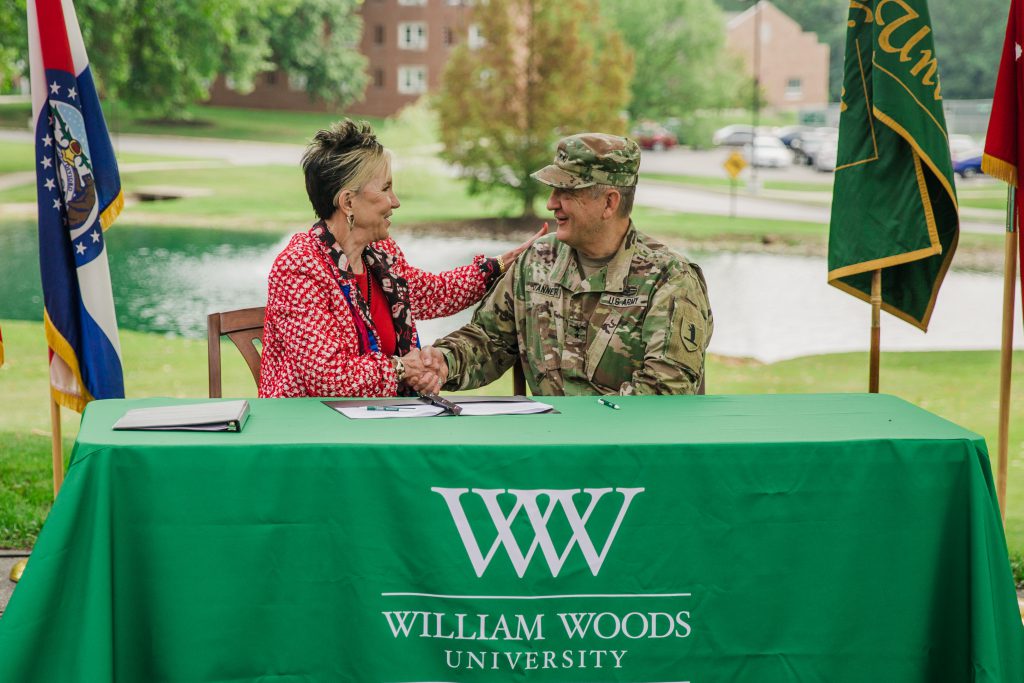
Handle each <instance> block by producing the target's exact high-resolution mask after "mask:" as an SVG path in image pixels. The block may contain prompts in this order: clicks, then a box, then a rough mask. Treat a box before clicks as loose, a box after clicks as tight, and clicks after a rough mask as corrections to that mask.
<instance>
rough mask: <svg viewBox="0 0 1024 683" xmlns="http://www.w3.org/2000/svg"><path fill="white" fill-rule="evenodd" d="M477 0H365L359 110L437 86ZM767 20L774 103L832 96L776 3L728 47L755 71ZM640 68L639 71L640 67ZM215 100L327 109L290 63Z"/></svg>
mask: <svg viewBox="0 0 1024 683" xmlns="http://www.w3.org/2000/svg"><path fill="white" fill-rule="evenodd" d="M473 3H474V0H363V3H362V6H361V8H360V10H359V12H360V14H361V16H362V19H363V35H362V39H361V41H360V44H359V50H360V52H362V54H364V55H365V56H366V57H367V59H368V61H369V64H368V67H367V73H368V75H369V77H370V80H369V84H368V85H367V88H366V91H365V93H364V96H363V99H362V101H360V102H356V103H354V104H351V105H349V106H348V107H346V113H349V114H352V115H357V116H381V117H383V116H391V115H392V114H394V113H396V112H397V111H399V110H400V109H401V108H402V107H404V106H406V105H408V104H411V103H413V102H415V101H416V100H417V99H419V97H420V95H422V94H423V93H425V92H427V91H428V90H432V89H434V88H436V87H437V86H438V85H439V84H440V82H441V74H442V72H443V70H444V65H445V63H446V62H447V61H448V56H449V54H450V53H451V50H452V48H453V47H454V46H455V45H456V44H457V42H458V41H460V40H468V41H469V43H470V45H473V44H475V43H479V42H480V41H481V40H482V38H481V37H480V34H479V33H478V31H477V28H476V26H475V25H474V24H473V23H472V17H471V11H472V5H473ZM757 12H760V15H761V16H760V21H761V68H760V72H761V85H762V88H763V90H764V92H765V95H766V100H767V101H766V103H765V104H766V106H769V107H778V108H782V109H796V108H800V107H806V106H824V105H826V104H828V65H829V51H828V46H827V45H824V44H822V43H819V42H818V38H817V35H816V34H814V33H808V32H805V31H804V30H803V29H802V28H801V27H800V25H799V24H797V23H796V22H795V21H793V20H792V19H790V18H789V17H788V16H787V15H785V14H783V13H782V11H781V10H779V9H778V8H777V7H775V5H773V4H771V3H770V2H768V1H767V0H761V2H758V3H757V5H755V6H753V7H751V8H750V9H748V10H747V11H745V12H742V13H740V14H736V15H734V16H732V17H731V18H730V19H729V20H728V22H727V24H726V44H727V46H728V49H730V50H731V51H733V52H734V53H736V54H739V55H741V56H742V57H743V59H744V60H745V62H746V64H747V66H748V69H749V73H750V74H751V75H752V74H753V63H754V48H755V41H754V25H755V23H756V20H757V16H756V13H757ZM638 76H639V75H638ZM209 103H210V104H216V105H222V106H229V107H251V108H255V109H292V110H300V111H325V110H326V109H327V107H326V106H325V105H324V104H323V103H319V102H313V101H312V100H311V99H310V98H309V96H308V95H307V94H306V92H305V84H304V83H301V82H296V81H294V80H293V79H289V78H288V76H287V75H286V74H285V73H284V72H282V71H274V72H268V73H265V74H261V75H259V76H258V77H257V79H256V87H255V89H254V90H253V91H252V92H251V93H249V94H246V95H243V94H240V93H237V92H235V91H234V90H232V89H231V88H230V84H229V83H227V82H226V81H225V80H224V78H223V77H222V78H218V79H217V81H216V82H215V83H214V86H213V88H212V91H211V94H210V100H209Z"/></svg>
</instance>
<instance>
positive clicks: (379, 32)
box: [373, 24, 384, 45]
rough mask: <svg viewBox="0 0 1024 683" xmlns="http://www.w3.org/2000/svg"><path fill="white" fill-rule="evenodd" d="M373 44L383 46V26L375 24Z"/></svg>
mask: <svg viewBox="0 0 1024 683" xmlns="http://www.w3.org/2000/svg"><path fill="white" fill-rule="evenodd" d="M373 42H374V44H375V45H383V44H384V25H383V24H377V25H376V26H374V27H373Z"/></svg>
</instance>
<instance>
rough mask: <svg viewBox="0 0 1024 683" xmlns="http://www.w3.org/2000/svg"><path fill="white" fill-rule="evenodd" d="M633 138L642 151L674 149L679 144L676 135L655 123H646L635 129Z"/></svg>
mask: <svg viewBox="0 0 1024 683" xmlns="http://www.w3.org/2000/svg"><path fill="white" fill-rule="evenodd" d="M632 137H633V139H634V140H636V142H637V144H638V145H640V147H641V148H642V149H653V150H654V151H656V152H660V151H662V150H665V149H672V148H673V147H675V146H676V145H678V144H679V140H678V138H676V136H675V133H673V132H672V131H670V130H669V129H668V128H666V127H665V126H663V125H661V124H660V123H655V122H653V121H644V122H643V123H641V124H640V125H638V126H637V127H636V128H634V129H633V134H632Z"/></svg>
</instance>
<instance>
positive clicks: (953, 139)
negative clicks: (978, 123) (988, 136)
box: [949, 134, 981, 161]
mask: <svg viewBox="0 0 1024 683" xmlns="http://www.w3.org/2000/svg"><path fill="white" fill-rule="evenodd" d="M980 154H981V150H980V145H979V144H978V143H977V142H975V141H974V138H972V137H971V136H970V135H957V134H954V135H950V136H949V156H950V158H952V160H953V161H959V160H960V159H967V158H968V157H974V156H979V155H980Z"/></svg>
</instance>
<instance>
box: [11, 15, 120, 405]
mask: <svg viewBox="0 0 1024 683" xmlns="http://www.w3.org/2000/svg"><path fill="white" fill-rule="evenodd" d="M27 4H28V42H29V67H30V71H31V85H32V117H33V121H34V126H35V149H36V156H35V161H36V164H35V168H36V192H37V196H38V204H39V207H38V209H39V266H40V271H41V274H42V280H43V302H44V306H45V312H44V324H45V328H46V340H47V343H48V345H49V347H50V389H51V394H52V396H53V398H54V400H55V401H56V402H57V403H58V404H60V405H62V406H64V407H66V408H70V409H72V410H78V411H81V410H82V409H83V408H84V407H85V404H86V403H88V402H89V401H91V400H92V399H94V398H119V397H123V396H124V378H123V375H122V371H121V348H120V341H119V339H118V334H117V321H116V320H115V317H114V297H113V292H112V291H111V287H110V269H109V267H108V265H107V251H106V247H105V242H104V238H103V231H104V230H105V229H106V228H107V227H109V226H110V224H111V223H113V222H114V219H115V218H117V215H118V213H120V211H121V207H122V206H123V204H124V195H123V194H122V192H121V179H120V177H119V176H118V173H117V163H116V161H115V159H114V150H113V147H112V146H111V144H110V137H109V135H108V134H107V127H106V123H105V122H104V120H103V112H102V111H100V102H99V98H98V96H97V94H96V86H95V84H94V82H93V78H92V73H91V72H90V70H89V58H88V57H87V56H86V53H85V45H84V44H83V42H82V33H81V30H80V29H79V27H78V18H77V17H76V15H75V8H74V5H73V4H72V2H71V0H29V1H28V3H27Z"/></svg>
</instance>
